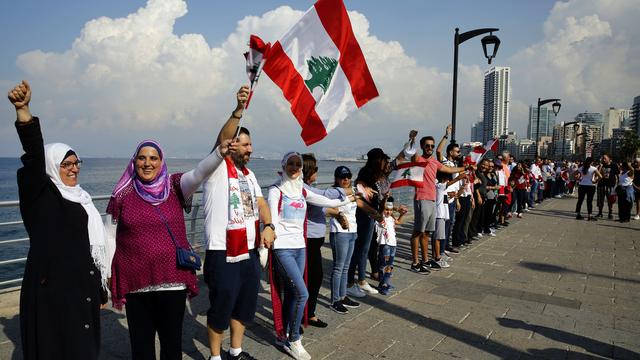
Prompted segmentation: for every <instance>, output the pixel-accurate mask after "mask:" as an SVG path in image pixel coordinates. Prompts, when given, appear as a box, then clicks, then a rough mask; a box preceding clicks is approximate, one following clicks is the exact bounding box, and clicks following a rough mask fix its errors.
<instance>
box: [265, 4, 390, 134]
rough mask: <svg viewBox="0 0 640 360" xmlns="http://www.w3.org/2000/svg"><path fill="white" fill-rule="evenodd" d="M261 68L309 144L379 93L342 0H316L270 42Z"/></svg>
mask: <svg viewBox="0 0 640 360" xmlns="http://www.w3.org/2000/svg"><path fill="white" fill-rule="evenodd" d="M264 72H265V73H266V74H267V75H269V77H270V78H271V80H273V82H274V83H276V85H278V87H280V89H282V93H283V95H284V97H285V98H286V99H287V101H288V102H289V103H290V104H291V111H292V112H293V115H294V116H295V117H296V119H297V120H298V123H299V124H300V126H302V133H301V136H302V140H303V141H304V142H305V144H307V145H311V144H313V143H316V142H318V141H320V140H322V139H323V138H324V137H325V136H327V134H328V133H329V132H331V131H332V130H333V129H335V128H336V127H337V126H338V125H339V124H340V123H341V122H342V121H343V120H344V119H345V118H346V117H347V116H348V115H349V113H350V112H352V111H353V110H355V109H357V108H360V107H362V106H363V105H364V104H366V103H367V102H368V101H369V100H371V99H373V98H375V97H377V96H378V90H377V89H376V85H375V84H374V82H373V78H372V77H371V74H370V73H369V68H368V67H367V62H366V61H365V58H364V55H363V54H362V50H361V49H360V45H359V44H358V41H357V40H356V38H355V36H354V34H353V29H352V28H351V21H350V20H349V15H348V14H347V9H346V8H345V6H344V3H343V2H342V0H319V1H318V2H316V3H315V4H314V5H313V7H311V8H310V9H309V10H308V11H307V12H306V13H305V14H304V15H303V16H302V18H301V19H300V20H299V21H298V22H297V23H296V24H294V25H293V27H292V28H291V29H290V30H289V31H288V32H287V33H286V34H285V35H284V36H283V37H282V38H281V39H280V40H278V41H277V42H275V43H274V44H273V45H272V46H271V49H270V50H269V52H268V55H267V59H266V61H265V64H264Z"/></svg>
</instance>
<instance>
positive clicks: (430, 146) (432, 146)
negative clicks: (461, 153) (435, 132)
mask: <svg viewBox="0 0 640 360" xmlns="http://www.w3.org/2000/svg"><path fill="white" fill-rule="evenodd" d="M424 147H426V148H434V147H436V145H435V144H424Z"/></svg>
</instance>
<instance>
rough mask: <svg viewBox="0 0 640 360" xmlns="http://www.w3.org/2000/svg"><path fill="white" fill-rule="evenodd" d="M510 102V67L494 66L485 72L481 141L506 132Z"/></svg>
mask: <svg viewBox="0 0 640 360" xmlns="http://www.w3.org/2000/svg"><path fill="white" fill-rule="evenodd" d="M510 102H511V68H509V67H499V66H496V67H494V68H492V69H491V70H489V71H487V72H485V74H484V112H483V114H484V116H483V120H482V123H483V124H482V125H483V126H482V138H483V140H482V142H484V143H486V142H487V141H488V140H490V139H493V138H497V137H499V136H500V135H505V134H506V133H507V129H508V128H509V107H510Z"/></svg>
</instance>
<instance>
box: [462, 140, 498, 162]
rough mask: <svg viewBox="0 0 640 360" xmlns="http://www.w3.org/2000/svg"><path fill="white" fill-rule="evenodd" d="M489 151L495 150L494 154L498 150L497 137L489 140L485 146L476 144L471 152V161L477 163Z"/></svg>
mask: <svg viewBox="0 0 640 360" xmlns="http://www.w3.org/2000/svg"><path fill="white" fill-rule="evenodd" d="M489 151H493V153H494V154H495V153H497V152H498V139H497V138H496V139H492V140H489V141H488V142H487V143H486V144H485V145H484V146H476V147H475V148H473V150H471V152H470V153H469V159H470V163H471V164H477V163H478V162H479V161H480V160H482V158H483V157H484V155H485V154H486V153H487V152H489Z"/></svg>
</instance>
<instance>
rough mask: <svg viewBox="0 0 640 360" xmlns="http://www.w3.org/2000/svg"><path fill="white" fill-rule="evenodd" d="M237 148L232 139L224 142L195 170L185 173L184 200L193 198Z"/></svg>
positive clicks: (181, 184) (182, 185)
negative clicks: (203, 183)
mask: <svg viewBox="0 0 640 360" xmlns="http://www.w3.org/2000/svg"><path fill="white" fill-rule="evenodd" d="M237 147H238V145H237V143H236V142H232V141H231V139H228V140H224V141H223V142H222V144H220V145H218V147H216V148H215V149H214V150H213V151H212V152H211V154H209V156H207V157H206V158H204V159H203V160H202V161H200V162H199V163H198V166H196V168H195V169H193V170H190V171H188V172H186V173H184V174H183V175H182V177H181V178H180V188H181V189H182V195H183V196H184V198H185V199H187V198H189V197H191V195H193V194H194V193H195V192H196V190H198V188H199V187H200V184H202V182H203V181H204V180H205V179H206V178H207V177H209V176H210V175H211V174H212V173H213V172H214V171H215V170H216V169H217V168H218V166H220V164H222V159H223V157H224V156H227V155H229V154H232V153H234V152H235V151H236V150H237Z"/></svg>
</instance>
